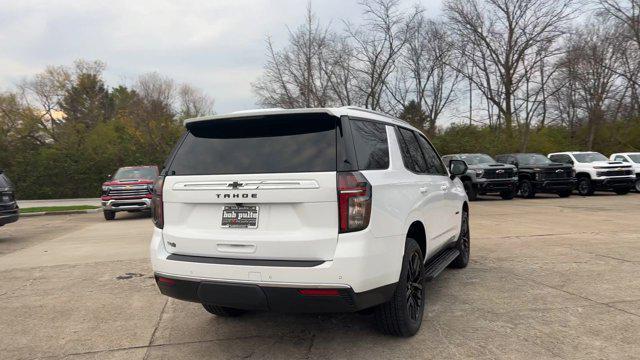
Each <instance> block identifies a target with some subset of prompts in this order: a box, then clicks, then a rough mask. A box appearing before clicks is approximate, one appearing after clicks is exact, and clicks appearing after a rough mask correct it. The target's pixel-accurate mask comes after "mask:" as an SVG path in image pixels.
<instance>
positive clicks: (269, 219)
mask: <svg viewBox="0 0 640 360" xmlns="http://www.w3.org/2000/svg"><path fill="white" fill-rule="evenodd" d="M185 126H186V128H187V131H186V134H185V135H184V136H183V137H182V139H181V140H180V141H179V143H178V145H177V146H176V148H175V149H174V150H173V152H172V154H171V155H170V157H169V159H168V160H167V164H166V165H165V169H164V170H163V172H162V176H161V178H160V179H159V180H158V183H157V184H156V186H155V191H156V193H155V194H154V199H153V211H154V223H155V229H154V233H153V237H152V241H151V262H152V264H153V269H154V272H155V274H156V282H157V284H158V287H159V288H160V291H161V292H162V293H163V294H165V295H168V296H171V297H174V298H177V299H182V300H188V301H195V302H199V303H202V304H203V305H204V308H205V309H206V310H207V311H208V312H210V313H213V314H215V315H220V316H236V315H239V314H241V313H242V312H244V311H246V310H273V311H282V312H340V311H358V310H363V309H367V308H372V307H375V314H376V319H377V322H378V324H379V325H380V328H381V329H382V330H383V331H384V332H386V333H388V334H392V335H398V336H411V335H413V334H415V333H416V332H417V331H418V329H419V327H420V324H421V322H422V316H423V312H424V307H425V288H424V286H423V284H424V281H426V280H430V279H432V278H433V277H435V276H436V275H438V274H439V273H440V271H442V270H443V269H444V268H446V267H447V266H448V265H449V266H451V267H456V268H463V267H465V266H466V265H467V262H468V261H469V217H468V216H469V208H468V205H467V196H466V194H465V191H464V187H463V185H462V183H461V182H460V180H459V179H457V178H456V177H455V174H464V173H466V170H467V166H466V164H465V163H464V162H462V161H452V162H451V165H450V166H451V169H450V171H449V170H448V169H447V168H445V166H444V164H443V163H442V161H441V159H440V156H439V155H438V153H437V152H436V150H435V149H434V148H433V146H432V145H431V144H430V142H429V141H428V140H427V138H426V137H424V135H422V134H421V133H420V132H419V131H418V130H416V129H415V128H413V127H411V126H410V125H409V124H407V123H406V122H404V121H401V120H398V119H395V118H391V117H389V116H386V115H384V114H380V113H375V112H372V111H369V110H365V109H360V108H352V107H345V108H322V109H294V110H282V109H271V110H260V111H246V112H238V113H231V114H228V115H220V116H211V117H202V118H196V119H190V120H186V121H185ZM450 172H451V173H452V174H451V175H450Z"/></svg>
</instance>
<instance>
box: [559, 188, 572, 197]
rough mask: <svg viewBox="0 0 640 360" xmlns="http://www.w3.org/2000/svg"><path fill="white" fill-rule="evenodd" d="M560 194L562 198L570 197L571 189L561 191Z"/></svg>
mask: <svg viewBox="0 0 640 360" xmlns="http://www.w3.org/2000/svg"><path fill="white" fill-rule="evenodd" d="M558 196H560V197H561V198H566V197H569V196H571V190H565V191H560V192H559V193H558Z"/></svg>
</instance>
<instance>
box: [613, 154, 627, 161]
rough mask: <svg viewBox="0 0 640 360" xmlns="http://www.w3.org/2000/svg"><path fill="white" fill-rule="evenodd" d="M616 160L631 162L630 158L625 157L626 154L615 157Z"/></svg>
mask: <svg viewBox="0 0 640 360" xmlns="http://www.w3.org/2000/svg"><path fill="white" fill-rule="evenodd" d="M615 160H616V161H622V162H629V160H627V159H625V158H624V156H622V155H618V156H616V158H615Z"/></svg>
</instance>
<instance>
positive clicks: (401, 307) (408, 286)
mask: <svg viewBox="0 0 640 360" xmlns="http://www.w3.org/2000/svg"><path fill="white" fill-rule="evenodd" d="M425 307H426V297H425V289H424V255H423V254H422V250H421V249H420V246H418V243H417V242H416V241H415V240H413V239H411V238H407V240H406V242H405V247H404V256H403V258H402V270H401V271H400V280H399V281H398V284H397V286H396V290H395V291H394V292H393V295H392V296H391V299H390V300H389V301H387V302H386V303H384V304H381V305H379V306H378V307H376V309H375V312H374V317H375V321H376V325H377V326H378V329H379V330H380V331H381V332H383V333H385V334H387V335H393V336H400V337H410V336H413V335H415V334H416V333H417V332H418V330H420V325H421V324H422V318H423V316H424V309H425Z"/></svg>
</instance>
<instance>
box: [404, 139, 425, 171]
mask: <svg viewBox="0 0 640 360" xmlns="http://www.w3.org/2000/svg"><path fill="white" fill-rule="evenodd" d="M399 132H400V136H401V137H402V140H404V148H403V146H400V148H401V150H402V160H403V162H404V166H405V167H406V168H407V169H409V170H411V171H413V172H416V173H419V174H423V173H425V172H426V171H427V163H426V161H425V160H424V156H423V155H422V150H420V145H419V144H418V140H417V139H416V137H415V136H414V135H413V131H411V130H407V129H404V128H399Z"/></svg>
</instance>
